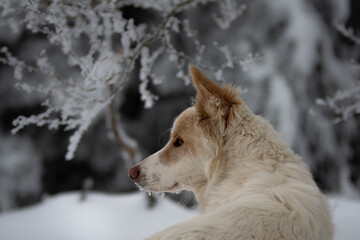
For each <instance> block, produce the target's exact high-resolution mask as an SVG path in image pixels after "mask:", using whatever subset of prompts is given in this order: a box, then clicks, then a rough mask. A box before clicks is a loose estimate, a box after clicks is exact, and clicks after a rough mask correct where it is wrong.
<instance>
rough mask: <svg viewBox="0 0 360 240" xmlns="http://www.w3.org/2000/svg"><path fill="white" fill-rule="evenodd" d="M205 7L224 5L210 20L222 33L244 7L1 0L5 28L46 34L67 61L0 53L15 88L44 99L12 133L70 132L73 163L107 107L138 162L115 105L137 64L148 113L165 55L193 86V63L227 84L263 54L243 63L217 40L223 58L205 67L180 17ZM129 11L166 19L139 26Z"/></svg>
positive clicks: (230, 2)
mask: <svg viewBox="0 0 360 240" xmlns="http://www.w3.org/2000/svg"><path fill="white" fill-rule="evenodd" d="M206 4H216V5H218V6H219V7H218V11H217V12H216V13H213V14H212V15H213V18H214V22H215V23H216V24H217V25H218V26H219V27H220V28H221V29H226V28H228V27H229V26H230V24H231V22H232V21H234V20H235V19H236V18H237V17H238V16H239V15H241V14H242V12H243V11H244V9H245V6H244V5H242V4H241V3H240V2H239V1H236V0H221V1H214V0H172V1H170V0H149V1H139V0H129V1H115V0H107V1H91V0H80V1H68V0H65V1H60V0H56V1H50V2H49V1H42V0H28V1H23V0H19V1H13V0H3V1H2V5H1V6H0V14H1V24H2V25H4V26H8V27H10V28H11V30H12V31H13V32H15V33H16V32H21V31H23V30H24V29H25V30H26V31H30V32H32V33H33V34H38V35H41V36H46V38H47V40H48V42H49V43H50V44H49V45H52V46H56V47H57V48H58V49H60V50H61V52H62V55H63V56H64V57H65V58H66V64H65V65H66V66H59V62H58V59H50V58H49V54H48V49H45V48H44V49H43V50H41V52H40V53H39V55H38V56H34V59H32V61H24V60H21V59H19V58H18V57H17V56H15V55H14V54H13V53H12V52H11V51H10V50H9V49H8V48H7V47H5V46H3V47H1V48H0V52H1V54H2V55H0V62H2V63H3V64H7V65H9V66H11V67H12V68H13V70H14V78H15V79H17V80H18V82H17V83H16V84H15V86H16V87H17V88H19V89H22V90H24V91H25V92H26V93H34V92H35V93H38V94H41V95H43V96H44V101H43V103H42V106H43V107H44V111H43V112H42V113H40V114H35V115H31V116H19V117H18V118H16V119H15V120H14V121H13V124H14V126H15V127H14V129H13V130H12V133H17V132H18V131H19V130H21V129H23V128H24V127H25V126H28V125H30V124H34V125H37V126H45V125H46V126H48V128H49V129H58V128H60V127H61V128H63V129H64V130H65V131H73V134H72V135H71V137H70V141H69V145H68V150H67V154H66V159H68V160H70V159H72V158H74V153H75V151H76V149H77V147H78V144H79V142H80V140H81V137H82V136H83V134H84V132H85V131H86V130H87V129H88V128H89V126H90V124H92V123H93V122H94V120H95V119H96V117H97V116H99V114H102V113H103V112H104V110H106V109H108V110H109V111H110V113H111V114H110V116H111V120H112V121H111V122H112V129H113V130H114V131H113V135H114V136H113V137H114V138H115V140H116V141H117V142H118V143H119V145H120V146H121V147H122V148H123V149H124V150H125V152H126V153H127V155H128V156H130V157H131V158H134V157H135V151H134V148H136V144H135V143H134V141H131V139H129V138H128V137H127V136H126V134H125V131H120V130H119V129H122V127H121V124H120V121H119V119H120V118H119V116H117V114H118V113H117V112H116V111H115V110H114V109H115V108H116V106H114V105H116V101H115V99H116V98H117V96H118V95H120V94H121V92H122V89H123V88H124V86H125V85H126V84H127V82H128V81H129V79H130V76H131V74H132V73H133V72H136V71H135V69H136V68H135V66H136V63H140V70H139V72H138V78H139V79H140V84H139V92H140V95H141V100H142V101H143V102H144V107H145V108H151V107H152V106H153V104H154V103H155V101H156V100H157V99H158V97H157V96H156V95H154V94H153V93H152V92H151V91H150V90H149V88H148V86H149V83H150V82H151V84H154V85H156V84H161V83H162V82H163V81H164V77H163V76H162V75H160V74H156V73H155V72H154V71H153V67H154V65H156V64H157V59H159V57H160V56H163V55H167V56H168V59H169V61H170V62H171V63H173V66H174V68H175V69H176V71H177V74H176V76H177V77H178V78H182V79H184V81H185V83H189V82H190V79H189V77H188V74H187V67H188V65H189V64H193V65H197V66H199V67H201V68H202V69H204V70H208V71H209V72H212V73H214V74H215V76H216V78H217V79H222V78H223V77H222V73H223V70H224V69H226V68H233V67H235V66H240V67H243V68H245V67H246V65H247V63H249V62H251V61H253V60H254V59H257V58H258V57H259V56H257V55H254V56H253V55H249V56H248V57H246V58H239V57H237V56H234V55H233V54H231V51H230V49H229V48H228V47H226V46H221V45H220V44H217V43H216V44H214V45H215V46H216V48H217V49H218V50H219V52H220V53H221V54H223V55H224V57H225V59H226V61H225V62H224V63H223V64H221V65H219V66H217V67H212V66H208V65H205V64H203V61H202V56H203V53H204V52H205V50H206V49H205V46H204V45H203V44H202V43H201V42H200V41H199V40H198V38H197V33H196V30H194V29H192V27H191V22H190V21H189V19H187V18H186V17H184V14H182V13H183V12H186V11H188V10H190V9H197V8H198V7H199V6H200V5H206ZM128 7H135V8H141V9H146V10H149V11H154V12H156V14H157V15H159V16H161V18H159V19H155V20H154V21H153V22H147V23H135V21H134V19H132V18H126V17H124V11H126V8H128ZM124 9H125V10H124ZM185 16H186V15H185ZM176 34H182V35H185V36H187V38H188V40H189V41H191V42H192V44H193V46H194V49H193V51H192V53H191V54H186V53H184V52H183V51H181V50H179V49H177V48H176V46H175V45H174V44H173V43H172V37H173V36H174V35H176ZM64 69H65V70H64ZM29 74H33V75H36V76H39V77H38V81H37V82H35V83H34V82H30V81H27V78H28V76H29ZM40 76H41V77H40Z"/></svg>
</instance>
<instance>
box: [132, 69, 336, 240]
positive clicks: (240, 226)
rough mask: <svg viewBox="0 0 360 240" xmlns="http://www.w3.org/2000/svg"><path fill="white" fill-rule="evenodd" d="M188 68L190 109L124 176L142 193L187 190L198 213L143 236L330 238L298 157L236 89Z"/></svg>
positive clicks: (326, 215)
mask: <svg viewBox="0 0 360 240" xmlns="http://www.w3.org/2000/svg"><path fill="white" fill-rule="evenodd" d="M190 72H191V76H192V79H193V81H194V84H195V87H196V89H197V96H196V100H195V103H194V106H193V107H190V108H188V109H187V110H185V111H184V112H183V113H182V114H181V115H180V116H179V117H178V118H177V119H176V120H175V123H174V126H173V129H172V132H171V137H170V140H169V142H168V143H167V145H166V146H165V147H164V148H163V149H161V150H160V151H158V152H156V153H154V154H153V155H151V156H149V157H148V158H146V159H145V160H143V161H142V162H141V163H139V164H137V165H135V166H134V167H133V168H131V169H130V170H129V176H130V177H131V178H132V179H133V180H134V181H135V182H136V183H137V184H138V185H140V187H141V188H143V189H144V190H146V191H151V192H178V191H181V190H190V191H193V192H194V193H195V196H196V199H197V201H198V202H199V206H200V209H201V210H202V214H201V215H200V216H199V217H197V218H194V219H191V220H189V221H187V222H183V223H180V224H177V225H174V226H172V227H170V228H168V229H165V230H164V231H162V232H160V233H158V234H156V235H154V236H152V237H150V239H151V240H155V239H164V240H165V239H198V240H211V239H225V240H231V239H237V240H245V239H246V240H248V239H256V240H280V239H284V240H290V239H297V240H331V239H332V238H333V225H332V221H331V214H330V211H329V207H328V204H327V201H326V199H325V197H324V196H323V195H322V194H321V192H320V191H319V189H318V187H317V186H316V184H315V182H314V181H313V179H312V176H311V173H310V172H309V170H308V167H307V166H306V165H305V163H304V162H302V160H301V158H300V157H299V156H297V155H296V154H294V152H293V151H292V150H291V149H290V148H289V147H288V146H287V145H286V144H285V142H284V141H283V140H282V139H281V138H280V136H279V135H278V134H277V133H276V132H275V130H274V129H273V128H272V127H271V125H270V124H269V123H268V122H266V121H265V120H264V119H263V118H262V117H260V116H257V115H255V114H253V113H252V112H251V111H250V110H249V109H248V107H247V106H246V105H245V103H244V102H243V101H242V100H241V98H240V97H239V96H238V93H237V92H238V91H237V89H236V88H232V87H229V86H219V85H217V84H216V83H215V82H213V81H211V80H210V79H208V78H207V77H206V76H205V75H204V74H203V73H202V72H200V71H199V70H198V69H197V68H195V67H190Z"/></svg>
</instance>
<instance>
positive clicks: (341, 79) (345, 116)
mask: <svg viewBox="0 0 360 240" xmlns="http://www.w3.org/2000/svg"><path fill="white" fill-rule="evenodd" d="M1 1H3V4H2V5H0V9H1V18H0V24H1V27H0V48H2V52H1V53H0V57H1V59H2V61H1V62H2V63H3V64H2V65H0V96H1V102H0V143H1V144H0V212H1V211H7V210H10V209H14V208H19V207H22V206H27V205H30V204H34V203H37V202H39V201H41V199H42V198H43V197H44V196H46V195H52V194H56V193H59V192H65V191H73V190H76V191H78V190H80V191H87V190H94V191H100V192H112V193H120V192H130V191H137V190H138V189H137V188H136V187H135V186H134V184H133V182H132V181H131V180H130V179H129V178H128V176H127V170H128V169H129V167H130V165H131V161H134V162H135V161H139V160H141V159H142V158H144V157H146V156H147V155H149V154H151V153H153V152H155V151H157V150H158V149H160V148H161V147H162V146H163V145H164V144H165V143H166V141H167V139H168V131H167V129H169V128H170V127H171V124H172V122H173V120H174V118H175V117H176V116H177V115H178V114H179V113H180V112H182V111H183V110H184V109H185V108H186V107H188V106H190V104H191V97H193V96H194V95H195V90H194V88H193V87H192V86H191V84H189V82H188V78H187V77H186V76H188V72H187V66H188V64H190V63H192V64H194V63H193V62H189V61H186V58H184V59H182V60H183V61H182V62H181V63H182V65H181V64H180V65H181V66H180V68H181V69H179V68H178V66H174V65H177V64H178V63H177V62H176V61H175V60H174V55H172V54H171V53H172V52H171V51H170V50H169V49H170V48H167V49H166V50H165V51H164V54H162V52H161V54H160V55H159V56H158V58H157V59H156V61H154V62H153V63H152V64H151V65H152V66H151V68H148V69H150V70H151V72H156V73H157V74H159V75H161V76H164V78H163V79H160V80H159V79H158V78H155V77H152V78H151V79H150V80H146V84H145V85H146V86H145V87H146V91H145V90H144V88H143V87H144V85H143V83H144V79H143V78H142V77H141V73H143V72H142V71H145V70H148V69H144V63H143V62H141V61H142V60H141V59H143V61H146V60H147V58H145V57H144V56H146V52H142V57H139V58H138V59H135V60H134V65H133V67H132V68H131V74H129V78H128V80H127V81H126V82H125V83H124V85H123V86H121V88H119V90H118V91H117V92H116V94H115V95H113V96H112V97H113V98H111V101H109V102H107V103H106V107H104V108H103V109H101V111H99V112H97V113H96V114H95V116H93V117H92V119H91V122H89V126H88V128H86V131H84V134H83V136H82V138H81V140H80V142H79V145H78V147H77V150H76V152H75V154H74V156H73V159H72V160H70V161H68V160H66V159H65V156H66V155H67V153H68V152H69V150H68V145H69V138H71V136H72V134H73V133H74V132H76V129H71V130H70V131H64V130H65V129H66V126H64V125H61V124H60V126H58V128H57V129H50V130H49V129H48V127H47V126H42V127H39V126H36V122H35V124H33V125H29V126H25V127H24V129H22V130H20V131H19V132H17V133H16V134H11V130H12V129H14V125H13V121H14V119H16V118H17V117H18V116H20V115H23V116H27V117H29V116H31V115H33V114H40V113H42V112H44V111H45V110H46V107H47V104H46V103H47V102H46V99H47V97H48V96H49V94H45V93H39V92H37V91H33V90H31V89H30V88H26V87H24V86H26V85H23V83H27V84H29V85H31V86H35V87H39V86H40V84H44V83H46V82H47V81H56V80H53V79H51V78H48V77H47V76H43V75H41V74H36V73H34V72H28V71H25V70H23V69H21V70H23V71H20V70H19V67H18V64H19V63H14V64H12V63H11V61H10V60H9V55H7V54H8V53H9V52H11V54H12V55H13V56H16V58H17V59H19V60H21V61H24V62H27V63H28V64H29V65H37V66H38V67H39V68H41V67H42V66H46V64H45V65H41V64H39V63H38V62H39V59H40V60H41V58H40V57H36V56H42V50H43V49H46V56H47V59H48V61H49V62H51V63H52V66H54V67H55V68H56V71H57V72H59V73H61V74H63V75H66V76H73V77H74V78H77V77H79V76H80V77H81V76H82V75H81V74H78V72H79V70H78V69H79V66H77V65H76V64H75V65H74V64H69V62H68V61H69V58H68V57H67V56H68V54H69V52H66V51H64V48H65V47H66V46H60V47H59V45H57V44H56V41H55V44H54V42H51V40H48V35H47V33H46V32H45V31H38V32H37V33H35V32H34V31H33V29H34V28H32V26H30V25H31V24H28V23H29V22H30V20H29V22H28V23H27V22H26V21H27V20H26V19H25V18H24V19H25V21H24V19H21V16H24V15H21V14H22V13H21V14H20V15H17V12H16V11H15V12H12V11H8V10H9V9H10V10H11V9H15V7H14V4H17V5H18V7H19V8H18V9H17V11H20V10H19V9H20V7H21V6H25V5H26V4H28V3H29V2H30V3H32V2H39V3H40V5H42V6H43V8H45V9H46V6H49V5H50V3H51V2H52V1H6V0H1ZM53 2H56V1H53ZM60 2H61V1H60ZM63 2H64V3H66V1H63ZM86 2H90V4H89V6H90V7H91V6H93V7H94V8H95V7H96V6H97V4H98V2H97V1H86ZM125 2H127V4H125ZM153 2H154V3H153ZM165 2H166V1H149V2H148V4H155V3H158V5H154V6H148V5H146V1H143V2H142V1H119V3H123V4H120V5H119V6H118V7H117V8H114V9H113V11H114V12H115V14H120V12H122V17H123V20H124V21H129V20H131V19H133V20H131V23H132V24H133V25H134V26H135V27H139V26H145V25H146V26H147V27H148V29H149V28H151V27H152V26H157V25H159V24H161V22H162V19H163V18H164V11H162V8H161V6H162V5H161V4H163V5H164V6H165V5H166V4H165ZM168 2H169V3H168V4H169V8H166V7H164V9H167V10H169V9H171V6H175V5H176V4H179V3H180V4H181V3H182V2H186V1H168ZM187 2H191V1H187ZM193 2H197V1H193ZM202 2H204V4H202V3H197V4H194V5H189V7H188V8H184V9H181V11H178V12H175V15H174V16H176V18H177V19H180V20H181V21H182V25H181V26H182V27H181V28H180V30H176V29H175V28H174V27H173V28H172V30H173V32H172V33H171V44H172V47H173V48H174V49H177V51H178V52H180V53H182V52H183V53H186V55H187V56H189V57H190V58H192V57H194V58H196V56H194V55H192V54H193V51H194V49H197V50H198V49H199V48H200V47H201V46H200V45H199V42H200V43H201V45H202V46H204V47H206V48H205V49H206V50H205V51H204V53H202V58H201V59H197V60H196V62H195V64H196V63H199V64H200V63H201V64H204V66H205V65H206V66H212V68H208V69H206V68H205V69H204V68H203V69H204V70H205V72H206V73H207V74H208V75H209V76H210V77H212V78H213V79H218V80H219V81H220V82H221V83H223V82H226V83H233V84H236V85H240V86H241V88H242V97H243V98H244V100H245V101H246V103H247V104H248V105H249V107H250V108H251V109H252V110H253V111H254V112H255V113H256V114H260V115H262V116H263V117H265V118H266V119H267V120H268V121H269V122H270V123H272V124H273V125H274V127H275V128H276V129H277V130H278V132H279V133H280V134H281V135H282V136H283V137H284V139H285V140H286V142H287V143H288V144H289V145H290V146H291V148H292V149H294V151H295V152H297V153H298V154H300V155H301V156H302V157H303V158H304V160H305V161H306V162H307V163H308V164H309V166H310V168H311V171H312V173H313V174H314V178H315V180H316V182H317V183H318V185H319V186H320V188H321V189H322V190H323V191H324V192H327V193H339V194H342V195H348V196H351V197H359V196H360V195H359V193H360V131H359V127H360V118H359V112H360V103H359V102H360V100H359V96H360V87H359V86H360V67H359V62H360V15H359V13H360V2H359V1H358V0H341V1H339V0H277V1H265V0H258V1H245V0H244V1H223V2H224V4H223V5H220V6H228V7H231V6H232V5H231V4H230V3H234V2H235V3H238V6H240V7H241V14H238V16H235V17H234V19H232V21H231V22H228V23H229V24H228V26H224V25H226V23H227V22H226V21H225V22H222V23H221V22H219V21H218V23H217V24H216V23H215V20H214V14H215V15H217V14H219V11H220V10H219V8H218V5H217V3H216V1H202ZM226 3H227V4H228V5H226ZM171 4H173V5H171ZM170 5H171V6H170ZM243 5H244V6H246V9H245V7H244V6H243ZM44 6H45V7H44ZM24 9H26V8H24ZM21 11H22V10H21ZM167 12H168V11H167ZM221 12H222V13H226V11H225V10H224V9H222V10H221ZM165 13H166V11H165ZM19 16H20V17H19ZM104 19H105V18H103V19H102V21H100V22H99V23H98V24H106V21H105V20H104ZM184 19H186V21H185V22H184V21H183V20H184ZM215 19H216V18H215ZM65 20H66V21H65V24H67V27H69V28H72V27H73V28H75V27H76V24H75V25H74V23H72V22H71V21H70V20H71V19H70V20H69V19H65ZM16 21H18V23H19V24H17V23H16ZM127 24H129V26H130V23H127ZM49 25H50V27H49V29H50V31H53V29H52V27H51V24H49ZM188 25H189V26H191V28H192V29H193V30H196V37H192V36H190V37H189V33H190V31H186V32H185V30H183V29H185V28H186V26H188ZM74 26H75V27H74ZM55 29H56V28H55ZM129 29H130V28H128V30H129ZM349 29H353V31H351V30H349ZM120 33H121V31H120ZM100 35H101V34H100ZM118 35H121V34H118ZM106 36H111V39H112V44H113V49H111V50H112V52H113V53H115V54H116V51H118V54H120V55H121V54H123V55H124V54H126V52H125V51H124V49H125V48H124V45H126V44H128V43H127V42H126V41H125V39H123V38H121V36H120V37H119V36H117V35H116V34H115V35H112V33H109V34H108V35H106V34H104V36H103V38H104V39H105V38H106ZM144 36H145V37H146V33H145V35H144ZM194 36H195V33H194ZM75 38H76V40H74V41H73V42H72V45H71V48H72V49H73V50H74V51H75V52H76V53H78V54H79V55H84V56H85V55H86V52H87V51H88V49H89V48H90V49H91V47H90V45H91V43H89V38H87V37H84V34H80V35H79V36H77V37H75ZM120 38H121V39H120ZM194 39H197V40H198V41H194ZM132 40H133V42H132V44H134V42H136V41H134V39H132ZM120 42H121V44H120ZM116 44H117V45H116ZM156 44H158V45H159V44H160V45H161V44H164V41H160V42H158V43H156ZM224 46H226V47H224ZM4 47H6V48H4ZM135 47H136V46H135ZM135 47H134V46H132V45H131V44H130V45H129V49H131V48H135ZM157 47H158V46H157V45H156V46H153V47H152V48H150V50H151V51H153V50H154V51H155V50H156V49H157ZM119 48H123V50H118V49H119ZM114 49H115V50H114ZM116 49H117V50H116ZM98 51H99V50H98ZM230 53H231V54H232V55H233V56H239V57H241V61H240V64H238V65H236V66H235V65H234V66H231V62H230V61H229V59H227V58H228V57H229V56H230ZM95 55H96V57H94V58H96V59H101V52H97V53H96V54H95ZM95 55H93V56H95ZM175 57H176V56H175ZM177 57H179V56H177ZM104 59H106V58H104ZM224 63H226V64H225V65H223V64H224ZM106 64H107V63H106ZM9 65H10V66H9ZM48 66H49V65H48ZM89 66H90V65H89ZM96 66H97V65H93V66H92V68H94V69H96ZM219 66H223V67H219ZM112 67H113V66H109V67H108V69H107V68H106V67H104V66H102V67H101V68H99V71H114V70H113V69H112ZM116 67H117V66H115V68H116ZM201 67H202V65H200V68H201ZM24 68H26V67H24ZM119 68H120V65H119ZM14 69H15V71H14ZM214 69H215V70H216V69H220V70H221V72H219V71H215V70H214ZM181 70H182V71H181ZM213 70H214V71H213ZM220 73H221V74H220ZM97 74H98V73H97ZM119 74H120V73H119ZM222 74H223V75H222ZM19 75H20V76H19ZM95 75H96V74H95ZM219 75H221V76H219ZM95 77H96V76H95ZM18 79H21V80H18ZM15 86H17V87H15ZM26 90H28V91H26ZM150 92H151V94H150ZM149 94H150V97H149ZM144 96H145V97H144ZM146 96H147V97H146ZM66 97H67V96H66V95H64V98H66ZM52 100H53V101H55V102H56V101H59V100H54V99H53V98H52ZM152 101H153V102H152ZM109 106H110V107H109ZM61 114H63V113H61ZM114 121H116V124H115V125H116V127H117V130H118V131H114V129H113V127H114ZM38 125H46V124H45V123H41V124H38ZM49 125H50V124H49ZM79 126H81V125H79ZM15 127H16V126H15ZM49 128H50V126H49ZM116 132H117V134H118V136H117V134H116ZM124 148H125V151H124ZM70 158H71V157H70ZM129 159H132V160H129ZM179 197H180V198H183V199H182V200H180V201H182V202H183V203H187V204H188V205H193V204H194V202H193V200H192V199H191V195H188V194H182V195H180V196H177V198H179Z"/></svg>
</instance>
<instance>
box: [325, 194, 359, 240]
mask: <svg viewBox="0 0 360 240" xmlns="http://www.w3.org/2000/svg"><path fill="white" fill-rule="evenodd" d="M329 201H330V206H331V209H332V211H333V221H334V224H335V238H334V239H335V240H343V239H347V240H357V239H359V237H360V219H359V216H360V201H359V200H352V199H346V198H343V197H339V196H336V197H330V198H329Z"/></svg>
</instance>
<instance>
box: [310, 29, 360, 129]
mask: <svg viewBox="0 0 360 240" xmlns="http://www.w3.org/2000/svg"><path fill="white" fill-rule="evenodd" d="M334 26H335V28H336V30H337V31H339V32H340V33H341V34H342V35H343V36H344V37H346V38H347V39H349V40H350V41H352V42H354V43H355V45H356V46H358V47H360V37H358V36H356V35H355V33H354V30H353V29H352V28H346V27H345V26H344V25H343V24H340V23H334ZM350 64H351V65H352V67H353V70H354V71H358V70H359V69H360V64H359V63H356V61H355V60H354V59H350ZM316 103H317V105H319V106H325V107H328V108H330V109H331V110H332V111H333V112H334V113H335V115H336V117H335V118H334V120H333V123H339V122H343V121H346V120H348V119H349V118H350V117H352V116H356V115H359V114H360V82H359V81H357V82H356V83H355V84H354V86H353V87H352V88H349V89H343V90H338V91H336V93H335V94H334V95H333V96H328V97H326V98H324V99H321V98H319V99H317V100H316Z"/></svg>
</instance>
